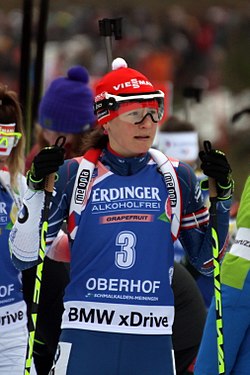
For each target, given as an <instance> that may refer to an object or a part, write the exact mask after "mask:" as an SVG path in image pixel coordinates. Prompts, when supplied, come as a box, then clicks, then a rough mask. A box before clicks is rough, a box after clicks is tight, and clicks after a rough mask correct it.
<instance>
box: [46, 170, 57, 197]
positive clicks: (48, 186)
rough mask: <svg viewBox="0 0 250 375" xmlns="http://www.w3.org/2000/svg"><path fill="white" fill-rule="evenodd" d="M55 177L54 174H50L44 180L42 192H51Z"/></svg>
mask: <svg viewBox="0 0 250 375" xmlns="http://www.w3.org/2000/svg"><path fill="white" fill-rule="evenodd" d="M55 177H56V174H55V173H51V174H49V175H48V176H47V177H46V178H45V185H44V190H46V191H47V192H48V193H52V192H53V188H54V183H55Z"/></svg>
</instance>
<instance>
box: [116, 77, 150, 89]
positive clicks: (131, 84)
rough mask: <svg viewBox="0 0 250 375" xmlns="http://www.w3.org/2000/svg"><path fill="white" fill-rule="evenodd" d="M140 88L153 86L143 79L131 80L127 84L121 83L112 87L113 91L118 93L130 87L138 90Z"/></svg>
mask: <svg viewBox="0 0 250 375" xmlns="http://www.w3.org/2000/svg"><path fill="white" fill-rule="evenodd" d="M141 86H151V87H152V86H153V85H152V83H151V82H149V81H145V80H143V79H137V78H132V79H131V80H129V81H127V82H121V83H118V84H117V85H115V86H113V89H114V90H115V91H119V90H121V89H125V88H127V87H132V88H133V89H139V88H140V87H141Z"/></svg>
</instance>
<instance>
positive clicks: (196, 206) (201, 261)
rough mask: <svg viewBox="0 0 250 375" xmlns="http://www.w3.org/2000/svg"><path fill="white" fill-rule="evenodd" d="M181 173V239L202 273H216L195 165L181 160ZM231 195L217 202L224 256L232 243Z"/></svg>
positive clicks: (188, 254) (221, 252) (210, 238)
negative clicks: (230, 229)
mask: <svg viewBox="0 0 250 375" xmlns="http://www.w3.org/2000/svg"><path fill="white" fill-rule="evenodd" d="M177 173H178V177H179V182H180V186H181V192H182V222H181V231H180V236H179V239H180V241H181V244H182V246H183V248H184V250H185V252H186V253H187V256H188V258H189V261H190V263H191V264H192V265H193V266H194V267H195V268H196V269H197V270H198V271H199V272H201V273H203V274H205V275H212V272H213V256H212V236H211V225H210V223H209V216H208V210H207V208H206V207H205V205H204V200H203V196H202V193H201V189H200V184H199V181H198V180H197V177H196V175H195V173H194V171H193V169H192V168H191V167H190V166H189V165H187V164H185V163H182V162H181V163H180V165H179V167H178V170H177ZM230 206H231V199H229V200H226V201H221V202H220V201H218V202H217V227H218V237H219V247H220V258H221V259H222V257H223V254H224V253H225V250H226V247H227V243H228V227H229V215H230Z"/></svg>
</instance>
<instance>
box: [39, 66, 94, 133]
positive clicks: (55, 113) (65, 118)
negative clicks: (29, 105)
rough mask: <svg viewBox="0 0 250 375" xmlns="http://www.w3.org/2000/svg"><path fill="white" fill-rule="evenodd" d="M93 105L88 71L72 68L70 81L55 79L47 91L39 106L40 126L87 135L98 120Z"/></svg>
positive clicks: (69, 74)
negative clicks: (87, 131)
mask: <svg viewBox="0 0 250 375" xmlns="http://www.w3.org/2000/svg"><path fill="white" fill-rule="evenodd" d="M93 103H94V95H93V92H92V90H91V88H90V86H89V74H88V71H87V69H86V68H84V67H83V66H80V65H77V66H73V67H72V68H70V69H69V70H68V72H67V77H59V78H57V79H55V80H54V81H52V82H51V84H50V85H49V87H48V89H47V90H46V92H45V95H44V96H43V98H42V99H41V101H40V104H39V111H38V121H39V124H40V125H41V126H42V127H43V128H46V129H49V130H53V131H56V132H63V133H74V134H77V133H81V132H84V131H86V130H88V129H89V128H91V127H92V126H93V125H94V123H95V120H96V117H95V115H94V107H93Z"/></svg>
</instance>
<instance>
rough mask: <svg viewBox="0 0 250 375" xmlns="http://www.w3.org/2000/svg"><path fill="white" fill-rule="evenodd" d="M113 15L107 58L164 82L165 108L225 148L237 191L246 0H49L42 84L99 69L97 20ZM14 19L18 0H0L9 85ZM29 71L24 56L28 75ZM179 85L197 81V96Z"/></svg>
mask: <svg viewBox="0 0 250 375" xmlns="http://www.w3.org/2000/svg"><path fill="white" fill-rule="evenodd" d="M24 1H25V0H24ZM39 5H40V1H33V6H34V8H33V9H32V34H33V35H34V38H33V44H32V48H31V58H32V56H35V51H36V48H37V46H36V43H35V35H36V33H37V24H38V18H39ZM117 17H121V18H122V39H121V40H113V41H112V50H113V57H118V56H122V57H124V58H125V59H126V61H127V62H128V65H129V66H130V67H133V68H135V69H138V70H140V71H141V72H143V73H144V74H145V75H147V76H148V77H149V78H150V79H152V80H155V81H159V82H168V83H170V84H171V93H170V96H171V100H169V112H170V113H172V114H174V115H177V116H179V117H182V118H186V119H188V120H189V121H191V122H192V123H193V124H194V125H195V126H196V127H197V129H198V131H199V133H200V136H201V139H210V140H211V141H212V142H213V144H214V145H216V146H218V147H221V148H222V149H224V150H225V151H226V152H229V159H230V161H231V163H232V165H233V168H234V175H235V179H236V181H239V184H238V186H239V187H238V188H237V187H236V194H238V195H239V194H240V192H241V184H242V182H241V181H243V180H244V179H245V176H246V175H247V174H248V173H249V166H250V155H249V154H250V141H249V140H250V137H249V135H250V117H249V108H250V69H249V67H250V48H249V46H250V3H249V2H248V1H226V0H224V1H222V0H221V1H216V2H213V1H212V0H209V1H206V0H204V1H201V2H199V1H197V0H193V1H184V0H182V1H180V0H179V1H178V0H177V1H166V0H155V1H154V2H152V1H151V2H149V1H147V0H144V1H137V2H136V4H135V2H133V1H130V0H127V1H122V0H120V1H119V2H116V1H111V0H110V1H105V0H103V1H102V2H97V1H95V0H89V1H88V2H86V1H80V0H78V1H76V0H75V1H74V0H70V1H61V0H50V2H49V13H48V19H47V27H46V30H47V32H46V44H45V55H44V64H43V78H42V80H43V82H42V91H43V90H44V89H45V88H46V87H47V85H48V84H49V83H50V81H51V80H52V79H54V78H55V77H57V76H59V75H64V74H65V73H66V71H67V69H68V68H69V67H70V66H72V65H75V64H81V65H84V66H85V67H86V68H87V69H88V70H89V73H90V75H91V77H93V79H95V77H98V76H100V75H102V74H104V73H106V71H107V70H108V66H107V56H106V49H105V43H104V40H103V37H101V36H100V34H99V27H98V21H99V20H100V19H103V18H117ZM22 22H23V2H22V1H14V0H9V1H8V2H6V1H4V2H2V4H1V9H0V81H2V82H4V83H6V84H7V85H8V86H9V87H10V88H12V89H14V90H16V91H17V92H18V91H19V84H20V58H21V48H20V46H21V41H22ZM33 71H34V64H32V63H31V66H30V72H29V74H30V80H31V82H32V79H33ZM187 87H189V88H190V87H195V88H196V89H197V88H198V91H199V90H200V95H199V96H198V97H193V98H190V97H186V96H185V95H184V93H185V88H187ZM41 94H42V93H41ZM242 110H245V112H244V113H243V114H242V116H241V117H239V118H238V119H236V120H237V121H232V118H233V115H234V114H235V113H237V112H239V111H242ZM237 189H238V190H237Z"/></svg>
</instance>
